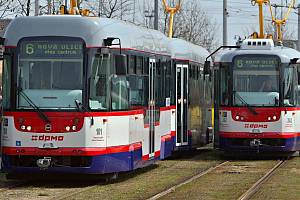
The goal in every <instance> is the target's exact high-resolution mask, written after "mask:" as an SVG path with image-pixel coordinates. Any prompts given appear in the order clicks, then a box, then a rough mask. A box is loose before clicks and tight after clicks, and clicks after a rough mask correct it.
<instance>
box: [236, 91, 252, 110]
mask: <svg viewBox="0 0 300 200" xmlns="http://www.w3.org/2000/svg"><path fill="white" fill-rule="evenodd" d="M233 94H234V96H236V97H237V98H238V99H239V100H240V101H241V102H242V103H243V104H244V105H245V106H246V107H247V108H248V110H249V111H250V112H252V114H254V115H257V114H258V113H257V112H256V110H255V109H254V108H252V107H251V106H250V105H249V104H248V103H247V102H246V101H245V100H244V99H243V97H241V96H240V95H239V93H237V92H236V91H233Z"/></svg>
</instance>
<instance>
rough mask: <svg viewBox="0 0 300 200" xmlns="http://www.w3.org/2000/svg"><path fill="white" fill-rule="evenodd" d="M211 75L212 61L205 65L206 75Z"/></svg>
mask: <svg viewBox="0 0 300 200" xmlns="http://www.w3.org/2000/svg"><path fill="white" fill-rule="evenodd" d="M207 74H211V72H210V61H205V63H204V75H207Z"/></svg>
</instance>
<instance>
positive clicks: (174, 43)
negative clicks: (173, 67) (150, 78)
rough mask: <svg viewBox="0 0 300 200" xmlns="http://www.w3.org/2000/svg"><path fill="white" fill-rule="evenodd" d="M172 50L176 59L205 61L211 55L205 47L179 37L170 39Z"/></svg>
mask: <svg viewBox="0 0 300 200" xmlns="http://www.w3.org/2000/svg"><path fill="white" fill-rule="evenodd" d="M170 50H171V53H172V58H174V59H183V60H187V59H188V60H190V61H194V62H198V63H204V61H205V58H206V57H207V56H209V52H208V51H207V50H206V49H205V48H203V47H201V46H198V45H195V44H192V43H190V42H187V41H185V40H182V39H178V38H171V39H170Z"/></svg>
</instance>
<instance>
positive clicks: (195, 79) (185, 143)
mask: <svg viewBox="0 0 300 200" xmlns="http://www.w3.org/2000/svg"><path fill="white" fill-rule="evenodd" d="M170 50H171V53H172V61H173V62H172V63H173V67H174V68H175V71H176V75H174V77H176V95H175V96H176V97H177V98H176V102H175V105H176V107H175V108H176V112H177V115H176V116H177V117H176V119H172V121H173V123H174V126H172V133H176V138H174V139H176V142H175V143H176V147H175V150H180V149H189V148H192V147H197V146H199V145H200V146H201V145H204V144H208V143H210V142H211V141H212V137H213V136H212V118H211V117H212V113H211V112H212V96H213V94H212V91H213V85H212V74H208V73H206V74H205V73H204V63H205V59H206V57H208V56H209V53H208V51H207V50H206V49H204V48H203V47H200V46H198V45H194V44H192V43H189V42H187V41H185V40H181V39H177V38H173V39H171V42H170ZM172 112H174V113H175V110H172ZM175 124H176V126H175Z"/></svg>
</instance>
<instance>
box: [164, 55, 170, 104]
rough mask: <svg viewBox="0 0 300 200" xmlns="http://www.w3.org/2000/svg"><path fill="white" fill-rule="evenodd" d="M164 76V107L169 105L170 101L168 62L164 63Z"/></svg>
mask: <svg viewBox="0 0 300 200" xmlns="http://www.w3.org/2000/svg"><path fill="white" fill-rule="evenodd" d="M164 74H165V76H164V77H165V83H164V87H163V88H164V89H165V101H166V102H165V104H166V106H168V105H170V103H171V102H170V100H171V95H172V91H171V63H170V61H167V62H165V67H164Z"/></svg>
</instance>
